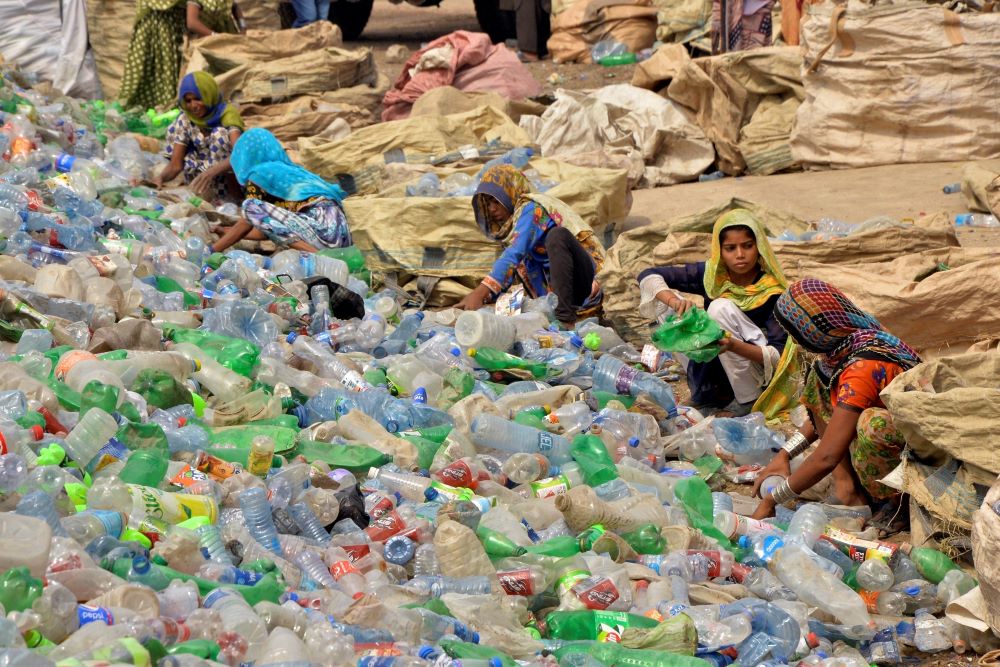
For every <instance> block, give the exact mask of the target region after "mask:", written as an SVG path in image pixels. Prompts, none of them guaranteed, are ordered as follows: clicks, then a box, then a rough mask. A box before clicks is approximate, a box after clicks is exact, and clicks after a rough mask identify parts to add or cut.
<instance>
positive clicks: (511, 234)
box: [455, 165, 604, 329]
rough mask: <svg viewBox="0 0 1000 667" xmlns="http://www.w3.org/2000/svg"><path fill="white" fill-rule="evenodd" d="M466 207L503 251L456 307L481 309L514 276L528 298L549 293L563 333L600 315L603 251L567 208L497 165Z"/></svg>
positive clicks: (515, 172)
mask: <svg viewBox="0 0 1000 667" xmlns="http://www.w3.org/2000/svg"><path fill="white" fill-rule="evenodd" d="M472 208H473V212H474V213H475V216H476V223H477V224H478V225H479V229H480V230H481V231H482V232H483V234H485V235H486V236H487V237H488V238H490V239H492V240H494V241H499V242H500V243H502V244H503V245H504V247H505V249H504V251H503V254H501V255H500V257H499V259H497V261H496V262H495V263H494V264H493V270H492V271H490V274H489V275H488V276H486V277H485V278H483V282H482V283H480V285H479V286H478V287H476V288H475V289H474V290H472V292H470V293H469V294H468V296H466V297H465V298H464V299H462V300H461V301H460V302H459V303H458V304H457V305H456V306H455V307H456V308H459V309H469V310H476V309H478V308H482V306H483V304H484V303H486V302H487V301H492V300H495V299H496V298H497V297H498V296H500V294H502V293H503V292H504V291H506V290H507V289H508V288H509V287H510V286H511V285H512V284H513V283H514V279H515V277H518V278H520V279H521V282H522V283H523V284H524V287H525V291H526V293H527V294H528V296H530V297H532V298H538V297H541V296H545V295H546V294H548V293H549V292H554V293H555V295H556V297H558V299H559V303H558V305H557V306H556V317H557V319H558V320H559V322H560V323H561V324H562V325H563V326H564V327H565V328H567V329H572V328H573V327H574V326H575V325H576V321H577V319H581V318H585V317H590V316H593V315H597V314H598V313H599V312H600V306H601V300H602V298H603V294H602V293H601V289H600V286H599V285H598V284H597V281H596V280H594V277H595V276H596V275H597V271H598V269H600V267H601V263H602V262H603V261H604V248H602V247H601V245H600V244H599V243H598V242H597V239H595V238H594V232H593V231H592V230H591V229H590V228H589V227H588V226H587V225H586V223H584V222H583V220H581V219H580V216H578V215H577V214H576V213H574V212H573V210H572V209H570V208H569V206H567V205H566V204H564V203H563V202H561V201H559V200H558V199H556V198H554V197H549V196H546V195H543V194H538V193H532V192H531V186H530V184H529V183H528V179H527V178H525V176H524V174H522V173H521V172H520V171H518V170H517V169H516V168H514V167H512V166H510V165H497V166H494V167H490V168H489V169H487V170H486V173H485V174H483V179H482V181H481V182H480V184H479V187H478V188H477V189H476V194H475V195H474V196H473V197H472Z"/></svg>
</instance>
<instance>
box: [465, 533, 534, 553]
mask: <svg viewBox="0 0 1000 667" xmlns="http://www.w3.org/2000/svg"><path fill="white" fill-rule="evenodd" d="M476 536H477V537H478V538H479V541H480V542H482V543H483V549H484V550H485V551H486V555H487V556H489V557H490V558H512V557H514V556H522V555H524V554H525V553H527V552H526V551H525V548H524V547H522V546H519V545H517V544H515V543H514V541H513V540H511V539H510V538H509V537H507V536H506V535H504V534H503V533H501V532H499V531H496V530H490V529H489V528H487V527H486V526H479V527H477V528H476Z"/></svg>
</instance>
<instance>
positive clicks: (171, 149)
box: [154, 72, 243, 201]
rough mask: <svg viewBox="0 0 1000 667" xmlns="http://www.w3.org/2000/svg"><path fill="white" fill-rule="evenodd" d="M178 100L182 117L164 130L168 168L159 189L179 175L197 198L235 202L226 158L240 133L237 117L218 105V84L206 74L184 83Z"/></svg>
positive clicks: (237, 191)
mask: <svg viewBox="0 0 1000 667" xmlns="http://www.w3.org/2000/svg"><path fill="white" fill-rule="evenodd" d="M178 96H179V98H180V99H179V102H178V103H179V105H180V107H181V109H183V110H184V113H182V114H181V115H180V116H178V117H177V120H175V121H174V122H173V123H171V124H170V127H169V128H167V140H166V143H167V156H168V157H169V158H170V162H169V163H168V164H167V166H166V167H164V169H163V171H162V172H160V175H159V176H157V177H156V179H155V181H154V182H155V183H156V184H157V185H163V183H164V182H166V181H169V180H171V179H172V178H174V177H175V176H177V174H179V173H181V172H182V171H183V173H184V182H185V183H187V184H188V185H190V186H191V189H192V190H194V191H195V193H197V194H199V195H201V196H204V197H210V198H213V199H233V200H235V201H239V197H240V188H239V185H238V184H237V183H236V179H235V178H233V170H232V168H231V167H230V165H229V155H230V154H231V153H232V152H233V146H234V145H236V140H237V139H239V138H240V134H241V133H242V131H243V118H242V117H241V116H240V112H239V111H237V110H236V107H234V106H233V105H231V104H227V103H226V102H225V101H224V100H223V99H222V94H221V93H220V92H219V84H217V83H216V82H215V79H214V78H212V75H211V74H209V73H208V72H195V73H194V74H188V75H187V76H186V77H184V79H183V80H182V81H181V86H180V93H179V95H178Z"/></svg>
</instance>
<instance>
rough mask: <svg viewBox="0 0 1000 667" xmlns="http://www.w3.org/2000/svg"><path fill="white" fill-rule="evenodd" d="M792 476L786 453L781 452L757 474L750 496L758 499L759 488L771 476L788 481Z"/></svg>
mask: <svg viewBox="0 0 1000 667" xmlns="http://www.w3.org/2000/svg"><path fill="white" fill-rule="evenodd" d="M791 474H792V467H791V465H790V464H789V460H788V452H786V451H784V450H781V451H779V452H778V453H777V454H775V455H774V458H772V459H771V461H770V462H769V463H768V464H767V465H766V466H764V467H763V468H762V469H761V471H760V472H758V473H757V479H756V480H754V483H753V493H752V494H751V495H752V496H755V497H760V486H761V484H763V483H764V480H765V479H767V478H768V477H770V476H771V475H780V476H781V477H784V478H785V479H788V477H790V476H791Z"/></svg>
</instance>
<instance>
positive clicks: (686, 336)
mask: <svg viewBox="0 0 1000 667" xmlns="http://www.w3.org/2000/svg"><path fill="white" fill-rule="evenodd" d="M724 335H725V332H724V331H723V330H722V327H720V326H719V325H718V323H717V322H716V321H715V320H713V319H712V318H711V317H709V316H708V313H706V312H705V311H704V310H702V309H701V308H691V309H690V310H688V311H687V312H685V313H684V314H683V315H681V316H680V317H677V316H674V317H672V318H670V319H669V320H667V321H666V322H664V323H663V324H661V325H660V326H659V328H658V329H657V330H656V331H654V332H653V345H655V346H656V347H658V348H659V349H661V350H666V351H667V352H680V353H681V354H684V355H685V356H687V357H688V358H689V359H691V360H692V361H700V362H706V361H711V360H712V359H715V358H716V357H717V356H718V355H719V346H718V345H716V344H715V341H717V340H719V339H720V338H722V337H723V336H724Z"/></svg>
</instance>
